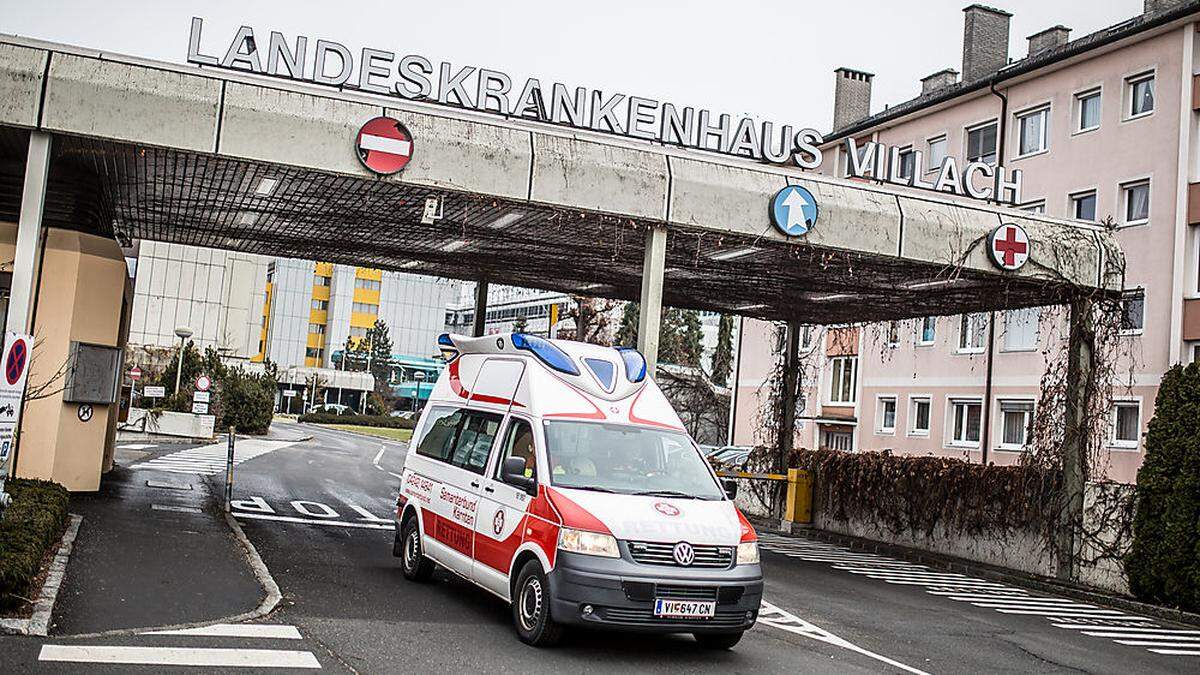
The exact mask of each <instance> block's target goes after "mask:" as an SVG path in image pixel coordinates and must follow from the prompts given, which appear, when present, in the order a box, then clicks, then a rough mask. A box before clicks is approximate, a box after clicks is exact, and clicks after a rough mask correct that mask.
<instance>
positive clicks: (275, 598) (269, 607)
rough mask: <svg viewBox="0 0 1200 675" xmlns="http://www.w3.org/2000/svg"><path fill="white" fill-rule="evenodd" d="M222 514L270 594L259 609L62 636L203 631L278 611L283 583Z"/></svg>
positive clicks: (77, 636)
mask: <svg viewBox="0 0 1200 675" xmlns="http://www.w3.org/2000/svg"><path fill="white" fill-rule="evenodd" d="M222 515H224V516H225V523H226V524H227V525H229V528H230V530H232V532H233V537H234V539H237V541H238V543H239V544H241V545H242V551H243V552H244V553H245V554H246V561H247V562H249V563H250V569H251V570H253V572H254V577H255V578H256V579H258V583H259V585H260V586H262V588H263V590H264V591H266V593H267V597H265V598H263V599H262V602H260V603H258V607H255V608H254V609H252V610H250V611H249V612H242V613H241V614H234V615H233V616H224V617H220V618H217V619H205V620H204V621H193V622H191V623H176V624H167V625H165V626H146V627H142V628H118V629H117V630H106V631H102V632H99V633H81V634H78V635H64V636H62V637H70V638H95V637H109V636H114V635H139V634H142V633H149V632H152V631H163V630H183V629H186V628H202V627H204V626H213V625H216V624H219V623H241V622H243V621H251V620H253V619H260V618H262V617H264V616H266V615H268V614H270V613H271V612H273V611H275V608H276V607H278V606H279V603H280V601H281V600H283V594H282V593H280V591H279V584H277V583H275V578H274V577H272V576H271V572H270V570H268V569H267V565H266V563H264V562H263V559H262V557H261V556H259V555H258V549H256V548H254V544H253V543H251V542H250V539H249V538H247V537H246V533H245V532H244V531H242V526H241V525H239V524H238V522H237V521H236V520H235V519H234V518H233V516H231V515H229V514H228V513H223V514H222Z"/></svg>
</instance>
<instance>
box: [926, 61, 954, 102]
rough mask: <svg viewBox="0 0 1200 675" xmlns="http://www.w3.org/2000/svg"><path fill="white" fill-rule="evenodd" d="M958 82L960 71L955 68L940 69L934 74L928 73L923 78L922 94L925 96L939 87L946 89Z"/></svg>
mask: <svg viewBox="0 0 1200 675" xmlns="http://www.w3.org/2000/svg"><path fill="white" fill-rule="evenodd" d="M954 84H958V71H957V70H955V69H953V68H947V69H945V70H939V71H937V72H936V73H934V74H932V75H926V76H925V77H922V78H921V95H922V96H924V95H925V94H928V93H929V92H932V91H937V90H938V89H945V88H946V87H949V86H951V85H954Z"/></svg>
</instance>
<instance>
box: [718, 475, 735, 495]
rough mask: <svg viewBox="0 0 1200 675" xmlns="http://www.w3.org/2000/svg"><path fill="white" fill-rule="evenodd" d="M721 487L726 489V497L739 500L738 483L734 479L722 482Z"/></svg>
mask: <svg viewBox="0 0 1200 675" xmlns="http://www.w3.org/2000/svg"><path fill="white" fill-rule="evenodd" d="M721 487H723V488H725V496H726V497H729V498H730V499H737V491H738V482H737V481H736V480H734V479H733V478H726V479H724V480H722V481H721Z"/></svg>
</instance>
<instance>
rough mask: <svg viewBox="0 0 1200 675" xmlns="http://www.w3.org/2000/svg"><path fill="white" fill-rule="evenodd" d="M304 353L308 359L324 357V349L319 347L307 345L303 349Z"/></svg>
mask: <svg viewBox="0 0 1200 675" xmlns="http://www.w3.org/2000/svg"><path fill="white" fill-rule="evenodd" d="M304 355H305V356H307V357H308V358H310V359H323V358H325V350H324V349H323V348H321V347H309V348H308V349H305V350H304Z"/></svg>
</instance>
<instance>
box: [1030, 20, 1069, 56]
mask: <svg viewBox="0 0 1200 675" xmlns="http://www.w3.org/2000/svg"><path fill="white" fill-rule="evenodd" d="M1070 37H1071V29H1070V28H1067V27H1066V26H1064V25H1062V24H1059V25H1057V26H1051V27H1050V28H1047V29H1046V30H1044V31H1042V32H1040V33H1034V34H1033V35H1030V36H1029V38H1028V39H1029V55H1030V56H1033V55H1035V54H1040V53H1041V52H1044V51H1046V50H1047V49H1054V48H1055V47H1061V46H1063V45H1065V44H1067V40H1069V39H1070Z"/></svg>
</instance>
